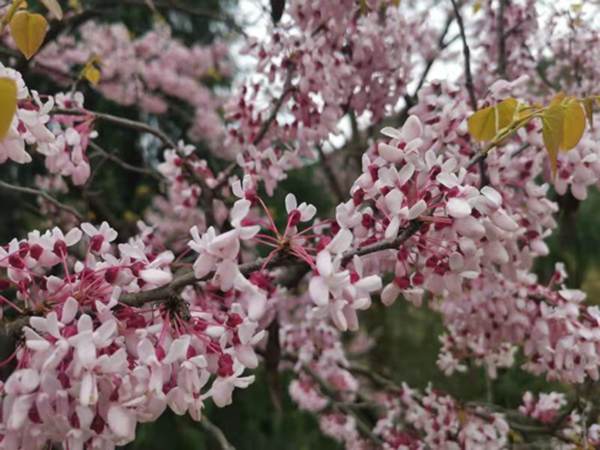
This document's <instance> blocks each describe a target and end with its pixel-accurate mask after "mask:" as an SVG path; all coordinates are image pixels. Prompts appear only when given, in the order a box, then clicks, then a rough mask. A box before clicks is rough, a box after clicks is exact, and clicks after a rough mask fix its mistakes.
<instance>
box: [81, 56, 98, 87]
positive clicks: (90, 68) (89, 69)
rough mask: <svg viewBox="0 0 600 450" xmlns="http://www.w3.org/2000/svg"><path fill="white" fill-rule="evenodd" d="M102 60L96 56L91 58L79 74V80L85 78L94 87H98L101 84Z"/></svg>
mask: <svg viewBox="0 0 600 450" xmlns="http://www.w3.org/2000/svg"><path fill="white" fill-rule="evenodd" d="M100 64H101V62H100V58H99V57H98V55H94V56H92V57H91V58H90V60H89V61H88V62H87V63H85V67H84V68H83V69H82V70H81V73H80V74H79V78H85V79H86V80H88V81H89V82H90V83H92V84H93V85H96V84H98V83H99V82H100V76H101V74H100V68H99V67H100Z"/></svg>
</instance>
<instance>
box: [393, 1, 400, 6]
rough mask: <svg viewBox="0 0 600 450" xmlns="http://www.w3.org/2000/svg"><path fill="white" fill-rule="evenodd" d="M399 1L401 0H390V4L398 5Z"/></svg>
mask: <svg viewBox="0 0 600 450" xmlns="http://www.w3.org/2000/svg"><path fill="white" fill-rule="evenodd" d="M400 1H401V0H392V4H393V5H394V6H400Z"/></svg>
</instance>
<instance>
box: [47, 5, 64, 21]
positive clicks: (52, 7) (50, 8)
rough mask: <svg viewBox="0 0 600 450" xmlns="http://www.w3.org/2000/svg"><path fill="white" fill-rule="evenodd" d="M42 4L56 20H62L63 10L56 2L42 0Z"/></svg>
mask: <svg viewBox="0 0 600 450" xmlns="http://www.w3.org/2000/svg"><path fill="white" fill-rule="evenodd" d="M42 3H43V4H44V6H45V7H46V9H48V11H50V12H51V13H52V14H54V17H56V18H57V19H58V20H62V18H63V10H62V8H61V7H60V4H59V3H58V1H57V0H42Z"/></svg>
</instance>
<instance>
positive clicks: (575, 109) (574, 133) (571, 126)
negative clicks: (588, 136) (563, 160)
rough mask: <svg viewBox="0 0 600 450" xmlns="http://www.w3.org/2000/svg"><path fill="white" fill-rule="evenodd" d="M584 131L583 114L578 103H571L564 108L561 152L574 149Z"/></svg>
mask: <svg viewBox="0 0 600 450" xmlns="http://www.w3.org/2000/svg"><path fill="white" fill-rule="evenodd" d="M584 131H585V112H584V111H583V108H582V107H581V105H580V104H579V103H578V102H576V101H575V102H573V103H571V104H570V105H569V106H568V107H567V108H565V121H564V130H563V142H562V149H563V151H565V152H566V151H569V150H571V149H572V148H575V146H576V145H577V144H579V141H580V140H581V137H582V136H583V132H584Z"/></svg>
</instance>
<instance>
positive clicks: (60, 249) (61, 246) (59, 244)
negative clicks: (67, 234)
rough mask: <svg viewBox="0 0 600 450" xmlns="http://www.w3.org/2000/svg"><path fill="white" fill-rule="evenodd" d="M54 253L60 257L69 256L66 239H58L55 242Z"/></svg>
mask: <svg viewBox="0 0 600 450" xmlns="http://www.w3.org/2000/svg"><path fill="white" fill-rule="evenodd" d="M53 251H54V254H55V255H56V256H58V257H59V258H64V257H65V256H67V244H66V242H65V241H56V242H55V243H54V249H53Z"/></svg>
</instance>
